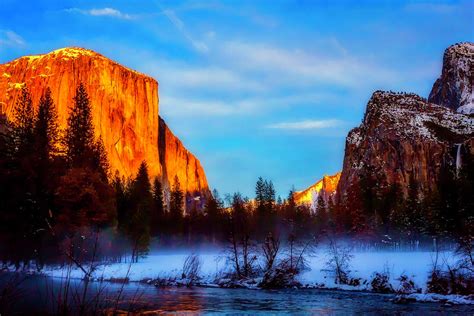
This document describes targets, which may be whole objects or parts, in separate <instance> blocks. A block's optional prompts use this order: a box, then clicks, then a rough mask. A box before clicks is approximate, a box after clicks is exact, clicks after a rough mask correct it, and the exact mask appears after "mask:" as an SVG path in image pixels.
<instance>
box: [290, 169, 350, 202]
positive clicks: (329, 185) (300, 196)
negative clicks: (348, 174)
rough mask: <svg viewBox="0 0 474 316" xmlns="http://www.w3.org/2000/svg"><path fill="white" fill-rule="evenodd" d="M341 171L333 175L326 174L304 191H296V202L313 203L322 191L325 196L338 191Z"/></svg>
mask: <svg viewBox="0 0 474 316" xmlns="http://www.w3.org/2000/svg"><path fill="white" fill-rule="evenodd" d="M340 178H341V173H340V172H338V173H336V174H334V175H332V176H324V177H323V178H322V179H321V180H319V181H318V182H316V183H315V184H313V185H312V186H310V187H309V188H307V189H306V190H303V191H298V192H295V195H294V198H295V202H296V204H309V205H311V204H313V203H314V198H315V197H316V196H317V195H318V194H319V193H320V192H321V190H322V191H323V193H324V196H325V197H328V196H331V195H332V194H334V193H335V192H336V189H337V185H338V183H339V179H340Z"/></svg>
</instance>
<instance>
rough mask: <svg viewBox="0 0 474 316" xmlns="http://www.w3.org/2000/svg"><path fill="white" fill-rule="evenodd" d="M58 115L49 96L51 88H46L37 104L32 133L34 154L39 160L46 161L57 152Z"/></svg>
mask: <svg viewBox="0 0 474 316" xmlns="http://www.w3.org/2000/svg"><path fill="white" fill-rule="evenodd" d="M57 119H58V115H57V113H56V108H55V106H54V102H53V99H52V98H51V89H50V88H47V89H46V91H45V93H44V94H43V95H42V96H41V98H40V102H39V105H38V116H37V119H36V121H35V127H34V135H35V143H36V146H35V147H36V156H37V157H38V159H39V160H41V161H48V160H50V159H51V158H52V157H53V156H54V155H56V154H57V153H58V141H59V134H58V129H59V127H58V122H57Z"/></svg>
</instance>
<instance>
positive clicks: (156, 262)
mask: <svg viewBox="0 0 474 316" xmlns="http://www.w3.org/2000/svg"><path fill="white" fill-rule="evenodd" d="M195 253H196V254H197V255H198V256H199V259H200V261H201V268H200V271H199V275H200V280H199V285H201V286H209V287H217V286H222V285H223V284H225V279H223V276H224V275H225V272H226V271H229V270H230V264H229V263H228V262H227V260H226V257H225V255H224V254H223V253H220V252H218V251H200V252H195ZM188 255H189V252H184V251H182V252H178V253H176V252H154V253H151V254H150V255H148V256H147V257H145V258H141V259H140V260H139V261H138V262H137V263H132V264H130V263H129V262H122V263H111V264H106V265H100V266H98V267H97V269H96V270H95V272H94V274H93V278H94V279H96V280H105V281H110V280H112V281H114V280H123V279H127V280H128V281H129V282H146V283H149V284H158V283H157V281H156V280H168V281H169V284H172V285H173V284H174V285H180V281H179V280H180V278H181V274H182V268H183V263H184V261H185V260H186V257H187V256H188ZM352 255H353V257H352V260H351V261H350V267H349V270H350V273H349V274H350V276H351V277H352V278H357V279H359V280H360V284H359V285H357V286H349V285H343V284H336V283H335V281H334V276H333V274H332V273H331V271H330V270H329V269H328V267H327V264H326V263H327V261H328V259H329V258H328V255H327V253H326V252H324V251H322V250H321V251H319V252H316V253H315V254H314V255H312V256H311V257H309V258H307V266H308V268H307V269H305V270H304V271H303V272H302V273H301V274H300V275H299V276H298V277H297V281H299V282H300V283H301V287H302V288H326V289H339V290H349V291H372V286H371V282H370V281H371V280H372V278H373V276H374V274H375V273H376V272H379V273H382V272H385V273H387V272H388V275H389V283H390V285H391V286H392V288H393V289H394V290H395V291H396V290H397V289H399V288H400V286H401V284H400V281H399V277H400V276H401V275H405V276H407V277H408V278H409V279H411V280H412V281H413V282H414V285H415V286H414V289H415V291H416V292H417V293H412V294H409V295H405V296H404V298H407V299H409V300H416V301H427V302H434V301H436V302H447V303H452V304H474V297H473V296H470V297H466V296H459V295H439V294H427V293H426V284H427V281H428V276H429V271H430V269H431V267H432V262H433V260H434V254H433V253H432V252H428V251H406V252H378V251H373V252H354V253H352ZM439 258H440V259H441V260H443V261H445V262H447V263H454V262H455V260H456V258H455V257H454V256H453V254H452V252H449V251H446V252H441V253H439ZM42 273H43V274H45V275H47V276H50V277H55V278H64V277H66V276H67V274H68V273H70V277H72V278H83V276H84V274H83V272H82V271H81V270H80V269H79V268H76V267H72V270H70V271H69V272H68V269H67V268H65V267H60V266H47V267H45V268H44V269H43V270H42ZM165 283H166V282H165ZM258 283H259V279H250V280H247V281H246V282H240V283H239V286H241V287H246V288H258V287H257V284H258Z"/></svg>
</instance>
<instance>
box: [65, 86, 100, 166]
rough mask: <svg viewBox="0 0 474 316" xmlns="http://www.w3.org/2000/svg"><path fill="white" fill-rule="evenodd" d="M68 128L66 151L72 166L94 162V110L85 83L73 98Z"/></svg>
mask: <svg viewBox="0 0 474 316" xmlns="http://www.w3.org/2000/svg"><path fill="white" fill-rule="evenodd" d="M73 100H74V104H73V106H72V107H71V110H70V114H69V118H68V122H67V123H68V125H67V130H66V138H65V142H66V150H67V151H66V153H67V158H68V160H69V162H70V164H71V166H75V167H78V166H90V165H91V164H93V163H92V162H93V161H92V160H93V159H94V150H95V148H96V146H95V144H96V143H95V140H94V127H93V125H92V110H91V104H90V101H89V96H88V95H87V92H86V89H85V87H84V85H83V84H82V83H81V84H79V86H78V87H77V89H76V95H75V96H74V98H73Z"/></svg>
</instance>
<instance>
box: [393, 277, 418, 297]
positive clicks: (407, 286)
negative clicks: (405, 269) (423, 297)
mask: <svg viewBox="0 0 474 316" xmlns="http://www.w3.org/2000/svg"><path fill="white" fill-rule="evenodd" d="M397 280H398V281H399V282H400V285H399V286H398V289H397V293H398V294H410V293H416V292H420V291H421V289H417V288H416V286H415V282H414V281H413V280H412V279H411V278H410V277H408V276H407V275H405V274H402V275H401V276H400V277H399V278H398V279H397Z"/></svg>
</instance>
